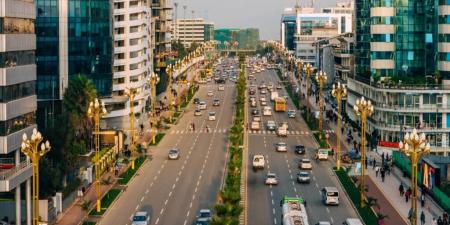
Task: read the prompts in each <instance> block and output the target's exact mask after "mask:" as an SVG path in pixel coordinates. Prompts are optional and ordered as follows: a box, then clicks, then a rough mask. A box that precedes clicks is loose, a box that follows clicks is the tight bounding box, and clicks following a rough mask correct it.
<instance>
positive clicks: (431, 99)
mask: <svg viewBox="0 0 450 225" xmlns="http://www.w3.org/2000/svg"><path fill="white" fill-rule="evenodd" d="M422 98H423V101H422V102H423V104H424V105H428V104H432V105H434V104H436V99H437V95H436V94H423V97H422Z"/></svg>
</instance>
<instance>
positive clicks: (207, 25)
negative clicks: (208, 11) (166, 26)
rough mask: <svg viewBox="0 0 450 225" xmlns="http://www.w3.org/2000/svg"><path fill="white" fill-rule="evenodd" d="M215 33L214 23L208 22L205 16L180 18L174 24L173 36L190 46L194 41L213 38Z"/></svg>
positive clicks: (198, 41) (199, 41)
mask: <svg viewBox="0 0 450 225" xmlns="http://www.w3.org/2000/svg"><path fill="white" fill-rule="evenodd" d="M213 33H214V23H211V22H206V21H205V20H204V19H203V18H196V19H178V20H177V21H176V23H175V24H174V29H173V34H174V35H173V38H174V39H175V40H177V41H180V42H181V43H183V44H184V46H185V47H189V46H191V44H192V43H193V42H197V43H201V42H205V41H210V40H212V38H213V37H214V35H213Z"/></svg>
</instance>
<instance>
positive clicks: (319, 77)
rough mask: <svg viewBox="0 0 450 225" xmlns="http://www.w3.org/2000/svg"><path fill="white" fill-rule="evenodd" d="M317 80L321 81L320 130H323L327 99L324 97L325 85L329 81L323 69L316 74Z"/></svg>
mask: <svg viewBox="0 0 450 225" xmlns="http://www.w3.org/2000/svg"><path fill="white" fill-rule="evenodd" d="M316 81H317V83H319V113H320V117H319V130H320V131H321V130H323V119H324V118H323V111H324V107H325V104H324V103H325V100H324V98H323V86H324V85H325V81H327V74H326V73H325V72H323V71H319V72H318V73H317V74H316Z"/></svg>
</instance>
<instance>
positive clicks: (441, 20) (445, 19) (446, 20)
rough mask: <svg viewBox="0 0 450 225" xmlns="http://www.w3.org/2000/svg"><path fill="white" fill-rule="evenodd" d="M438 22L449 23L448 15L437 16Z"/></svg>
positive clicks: (449, 16) (449, 17)
mask: <svg viewBox="0 0 450 225" xmlns="http://www.w3.org/2000/svg"><path fill="white" fill-rule="evenodd" d="M439 23H440V24H450V15H443V16H439Z"/></svg>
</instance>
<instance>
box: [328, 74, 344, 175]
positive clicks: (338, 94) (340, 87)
mask: <svg viewBox="0 0 450 225" xmlns="http://www.w3.org/2000/svg"><path fill="white" fill-rule="evenodd" d="M331 95H333V97H335V98H336V100H337V112H338V113H337V114H338V115H337V117H338V123H337V130H336V136H337V140H336V146H337V148H336V168H337V170H340V169H341V141H342V140H341V135H342V134H341V133H342V131H341V124H342V112H341V110H342V109H341V104H342V98H343V97H345V96H346V95H347V88H345V85H344V84H341V82H338V83H337V85H334V84H333V90H332V91H331Z"/></svg>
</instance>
